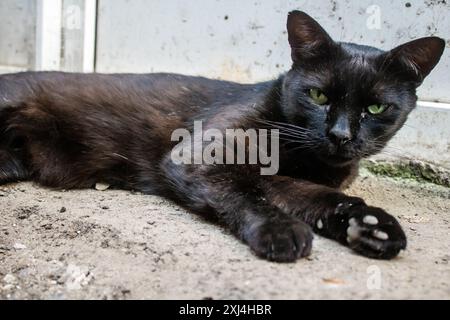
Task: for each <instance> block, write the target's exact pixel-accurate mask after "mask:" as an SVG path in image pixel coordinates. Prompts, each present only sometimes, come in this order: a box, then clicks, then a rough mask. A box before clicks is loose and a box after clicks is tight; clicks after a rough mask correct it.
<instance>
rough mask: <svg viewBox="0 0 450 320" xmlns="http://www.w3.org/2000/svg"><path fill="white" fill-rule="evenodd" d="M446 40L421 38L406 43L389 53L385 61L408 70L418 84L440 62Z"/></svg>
mask: <svg viewBox="0 0 450 320" xmlns="http://www.w3.org/2000/svg"><path fill="white" fill-rule="evenodd" d="M444 48H445V41H444V40H443V39H441V38H438V37H426V38H420V39H417V40H414V41H411V42H408V43H405V44H403V45H401V46H398V47H397V48H395V49H393V50H391V51H390V52H388V53H387V56H386V60H385V63H386V62H387V63H388V64H390V65H392V64H395V63H398V64H400V66H401V67H402V68H403V69H404V70H406V71H407V72H408V73H409V74H411V76H412V77H413V79H414V81H416V82H417V83H418V84H420V83H422V81H423V80H424V79H425V77H426V76H428V75H429V74H430V72H431V70H433V68H434V67H435V66H436V65H437V64H438V62H439V60H440V59H441V56H442V53H443V52H444Z"/></svg>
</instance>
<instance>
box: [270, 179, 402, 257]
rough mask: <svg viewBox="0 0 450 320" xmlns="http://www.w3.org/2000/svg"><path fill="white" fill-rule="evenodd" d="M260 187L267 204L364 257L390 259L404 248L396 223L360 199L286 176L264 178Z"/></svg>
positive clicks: (399, 228)
mask: <svg viewBox="0 0 450 320" xmlns="http://www.w3.org/2000/svg"><path fill="white" fill-rule="evenodd" d="M262 188H263V189H264V191H265V197H266V199H267V201H268V202H269V203H270V204H272V205H273V206H276V207H278V208H279V209H280V210H282V211H283V212H285V213H288V214H291V215H293V216H295V217H300V218H301V219H302V220H303V221H305V222H307V223H308V224H309V225H311V226H312V227H313V229H314V231H315V232H316V233H317V234H319V235H322V236H325V237H327V238H331V239H334V240H337V241H339V242H340V243H342V244H345V245H347V246H349V247H350V248H352V249H353V250H355V251H356V252H358V253H360V254H362V255H364V256H367V257H370V258H377V259H391V258H394V257H395V256H397V255H398V253H399V252H400V251H401V250H403V249H405V248H406V236H405V233H404V232H403V230H402V228H401V226H400V224H399V223H398V221H397V220H396V219H395V218H394V217H393V216H391V215H389V214H388V213H386V212H385V211H384V210H383V209H380V208H375V207H370V206H367V205H366V204H365V203H364V201H363V200H362V199H360V198H356V197H350V196H347V195H345V194H343V193H342V192H340V191H339V190H336V189H332V188H328V187H325V186H321V185H317V184H313V183H310V182H306V181H299V180H295V179H292V178H289V177H279V176H273V177H265V178H264V182H263V183H262Z"/></svg>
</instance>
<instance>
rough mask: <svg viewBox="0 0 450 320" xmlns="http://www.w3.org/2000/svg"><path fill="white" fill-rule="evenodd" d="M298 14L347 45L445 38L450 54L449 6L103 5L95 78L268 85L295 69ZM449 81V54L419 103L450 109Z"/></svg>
mask: <svg viewBox="0 0 450 320" xmlns="http://www.w3.org/2000/svg"><path fill="white" fill-rule="evenodd" d="M374 3H376V4H378V6H379V7H378V8H377V7H373V6H372V7H371V5H372V4H374ZM293 9H302V10H304V11H306V12H308V13H309V14H311V15H312V16H314V17H316V18H317V19H318V21H319V22H320V23H321V24H323V26H324V27H325V28H326V29H327V30H328V31H329V32H330V34H331V35H332V36H333V37H334V38H335V39H337V40H341V41H351V42H358V43H363V44H368V45H373V46H379V47H381V48H384V49H389V48H392V47H393V46H396V45H399V44H401V43H403V42H407V41H409V40H412V39H415V38H417V37H422V36H429V35H439V36H441V37H443V38H445V39H446V41H447V44H448V47H450V1H447V2H445V1H433V0H425V1H424V0H408V1H406V0H405V1H392V0H378V1H376V2H373V1H372V0H344V1H334V0H311V1H308V0H301V1H287V0H281V1H267V0H266V1H264V0H251V1H250V0H216V1H213V0H196V1H185V0H166V1H160V0H114V1H111V0H99V12H98V37H97V70H98V71H100V72H119V71H120V72H124V71H127V72H154V71H166V72H180V73H186V74H195V75H204V76H210V77H218V78H224V79H229V80H238V81H244V82H252V81H259V80H265V79H270V78H273V77H275V76H277V74H279V73H280V72H283V71H285V70H287V69H288V68H289V66H290V58H289V46H288V43H287V35H286V33H285V22H286V16H287V13H288V12H289V11H290V10H293ZM378 9H379V17H380V21H379V22H380V24H379V25H377V17H378V15H377V14H378ZM449 74H450V50H447V51H446V53H445V56H444V58H443V61H442V63H441V64H440V65H439V67H438V68H437V69H436V70H435V71H434V72H433V73H432V75H431V76H430V78H429V79H427V81H426V83H425V84H424V86H423V87H422V89H421V90H420V94H419V95H420V97H421V99H424V100H430V101H437V100H439V101H446V102H450V90H449V87H450V80H449V79H450V77H449V76H448V75H449Z"/></svg>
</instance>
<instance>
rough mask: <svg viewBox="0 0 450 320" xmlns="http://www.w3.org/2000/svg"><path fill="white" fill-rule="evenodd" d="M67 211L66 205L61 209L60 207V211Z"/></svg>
mask: <svg viewBox="0 0 450 320" xmlns="http://www.w3.org/2000/svg"><path fill="white" fill-rule="evenodd" d="M66 211H67V209H66V207H62V208H61V209H59V213H64V212H66Z"/></svg>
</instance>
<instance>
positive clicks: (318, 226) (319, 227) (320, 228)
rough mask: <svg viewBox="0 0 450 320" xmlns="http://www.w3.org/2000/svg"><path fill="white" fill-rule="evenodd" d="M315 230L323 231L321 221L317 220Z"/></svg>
mask: <svg viewBox="0 0 450 320" xmlns="http://www.w3.org/2000/svg"><path fill="white" fill-rule="evenodd" d="M317 229H319V230H322V229H323V222H322V220H321V219H319V220H317Z"/></svg>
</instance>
